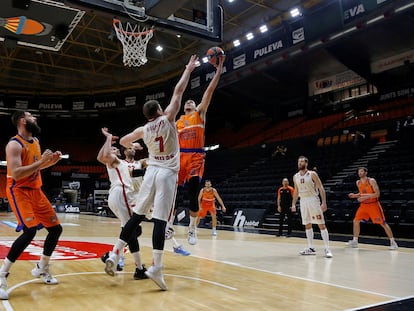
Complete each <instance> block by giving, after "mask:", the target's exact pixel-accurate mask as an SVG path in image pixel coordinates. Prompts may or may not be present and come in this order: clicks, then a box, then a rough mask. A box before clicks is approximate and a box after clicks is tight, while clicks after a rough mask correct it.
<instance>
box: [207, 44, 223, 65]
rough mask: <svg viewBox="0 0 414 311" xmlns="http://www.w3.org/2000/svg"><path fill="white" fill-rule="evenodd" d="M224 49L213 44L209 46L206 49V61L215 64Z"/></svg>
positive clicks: (217, 62)
mask: <svg viewBox="0 0 414 311" xmlns="http://www.w3.org/2000/svg"><path fill="white" fill-rule="evenodd" d="M223 55H224V51H223V49H222V48H221V47H218V46H214V47H212V48H209V49H208V51H207V58H208V62H209V63H210V64H212V65H213V66H217V65H218V64H219V57H223Z"/></svg>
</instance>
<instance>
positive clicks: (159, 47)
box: [155, 45, 164, 52]
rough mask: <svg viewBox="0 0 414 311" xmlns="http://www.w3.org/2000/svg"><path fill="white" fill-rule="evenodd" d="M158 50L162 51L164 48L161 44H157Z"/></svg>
mask: <svg viewBox="0 0 414 311" xmlns="http://www.w3.org/2000/svg"><path fill="white" fill-rule="evenodd" d="M155 49H156V50H157V51H158V52H161V51H162V50H163V49H164V48H163V47H162V46H161V45H157V47H156V48H155Z"/></svg>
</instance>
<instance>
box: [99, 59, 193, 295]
mask: <svg viewBox="0 0 414 311" xmlns="http://www.w3.org/2000/svg"><path fill="white" fill-rule="evenodd" d="M197 60H198V58H197V57H196V56H195V55H193V56H191V58H190V61H189V62H188V64H187V66H186V69H185V70H184V73H183V74H182V76H181V78H180V80H179V81H178V83H177V85H176V87H175V88H174V93H173V96H172V98H171V101H170V103H169V105H168V106H167V107H166V108H165V111H163V110H162V108H161V106H160V104H159V103H158V101H156V100H150V101H147V102H146V103H145V104H144V106H143V109H142V110H143V113H144V115H145V117H146V118H147V120H148V123H147V124H145V125H144V126H140V127H138V128H137V129H135V130H134V131H132V132H131V133H129V134H127V135H125V136H124V137H122V138H121V140H120V143H121V145H123V146H124V147H126V148H127V147H131V145H132V143H134V142H136V141H138V140H140V139H143V141H144V143H145V145H146V146H147V148H148V154H149V156H148V161H147V164H148V167H147V170H146V172H145V178H144V181H143V182H142V185H141V189H140V191H139V194H138V199H137V202H136V206H135V207H134V213H133V215H132V217H131V218H130V219H129V220H128V222H127V224H126V225H125V227H124V228H123V229H122V232H121V234H120V237H119V240H118V241H117V243H116V244H115V245H114V248H113V250H112V252H111V254H110V255H109V258H108V259H107V260H106V268H105V272H106V273H107V274H109V275H111V276H113V275H115V268H116V265H117V263H118V260H119V257H120V254H121V252H122V250H123V248H124V247H125V245H126V244H127V241H128V239H129V238H130V236H131V235H132V234H133V233H134V232H135V230H136V228H137V227H138V226H139V224H140V223H141V221H142V220H144V218H145V215H146V214H147V212H148V211H149V210H150V209H151V208H152V207H154V210H153V213H152V221H153V223H154V229H153V233H152V244H153V265H152V266H151V267H150V268H149V269H148V271H146V275H147V276H148V277H149V278H151V279H152V280H153V281H154V282H155V283H156V284H157V285H158V286H159V287H160V288H161V289H162V290H167V285H166V283H165V281H164V276H163V274H162V267H163V250H164V243H165V227H166V225H167V220H168V218H169V216H170V214H171V212H172V208H173V206H174V200H175V194H176V190H177V179H178V171H179V168H180V153H179V146H178V135H177V129H176V126H175V118H176V116H177V114H178V111H179V110H180V106H181V100H182V96H183V93H184V91H185V89H186V87H187V84H188V81H189V80H190V75H191V72H192V71H193V70H194V68H195V67H196V62H197Z"/></svg>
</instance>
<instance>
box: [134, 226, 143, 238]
mask: <svg viewBox="0 0 414 311" xmlns="http://www.w3.org/2000/svg"><path fill="white" fill-rule="evenodd" d="M135 232H136V234H137V238H138V237H140V236H141V234H142V227H141V225H138V227H137V230H136V231H135Z"/></svg>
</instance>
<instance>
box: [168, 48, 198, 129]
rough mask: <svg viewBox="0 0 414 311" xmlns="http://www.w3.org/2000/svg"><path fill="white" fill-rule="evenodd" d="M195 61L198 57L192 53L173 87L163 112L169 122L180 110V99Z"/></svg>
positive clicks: (172, 120)
mask: <svg viewBox="0 0 414 311" xmlns="http://www.w3.org/2000/svg"><path fill="white" fill-rule="evenodd" d="M197 61H198V57H197V56H196V55H192V56H191V57H190V60H189V61H188V64H187V65H186V66H185V70H184V72H183V74H182V75H181V78H180V80H179V81H178V83H177V85H176V86H175V88H174V93H173V95H172V97H171V101H170V104H169V105H168V106H167V108H165V111H164V113H165V115H166V116H167V118H168V120H170V122H174V121H175V117H176V116H177V114H178V112H179V111H180V108H181V100H182V98H183V94H184V91H185V89H186V88H187V85H188V81H189V80H190V76H191V73H192V72H193V70H194V68H195V67H196V63H197Z"/></svg>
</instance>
